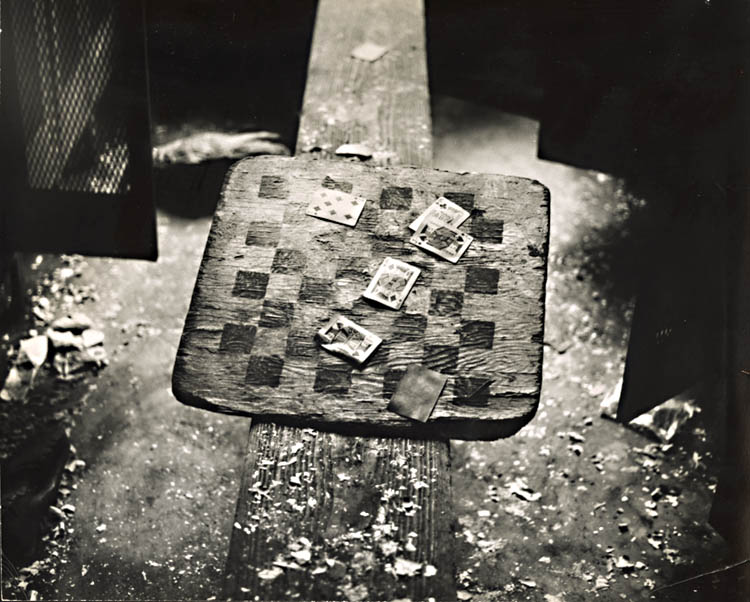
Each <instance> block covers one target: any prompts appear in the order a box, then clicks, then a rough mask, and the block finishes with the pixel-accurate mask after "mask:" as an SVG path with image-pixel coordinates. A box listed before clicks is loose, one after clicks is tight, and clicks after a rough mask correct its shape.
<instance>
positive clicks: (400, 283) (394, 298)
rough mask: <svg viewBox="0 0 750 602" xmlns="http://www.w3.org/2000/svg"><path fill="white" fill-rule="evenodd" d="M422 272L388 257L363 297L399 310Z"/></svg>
mask: <svg viewBox="0 0 750 602" xmlns="http://www.w3.org/2000/svg"><path fill="white" fill-rule="evenodd" d="M421 271H422V270H420V269H419V268H418V267H415V266H413V265H410V264H408V263H406V262H405V261H401V260H400V259H394V258H393V257H386V258H385V259H384V260H383V263H381V264H380V267H379V268H378V271H377V272H376V273H375V276H374V277H373V279H372V281H371V282H370V285H369V286H368V287H367V290H366V291H365V292H364V295H363V296H364V297H365V298H367V299H371V300H373V301H377V302H378V303H382V304H383V305H385V306H386V307H390V308H392V309H399V308H400V307H401V305H402V304H403V302H404V300H405V299H406V297H408V296H409V291H411V288H412V286H414V283H415V282H416V280H417V278H419V274H420V272H421Z"/></svg>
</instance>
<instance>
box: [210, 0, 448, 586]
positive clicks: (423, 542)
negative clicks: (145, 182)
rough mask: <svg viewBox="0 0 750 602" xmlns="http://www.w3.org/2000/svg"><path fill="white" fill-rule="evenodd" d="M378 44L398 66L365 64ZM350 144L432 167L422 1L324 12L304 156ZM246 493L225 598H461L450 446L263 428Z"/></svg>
mask: <svg viewBox="0 0 750 602" xmlns="http://www.w3.org/2000/svg"><path fill="white" fill-rule="evenodd" d="M368 41H369V42H372V43H375V44H379V45H381V46H384V47H386V48H387V52H386V54H385V55H384V56H383V57H381V58H379V59H378V60H376V61H374V62H367V61H361V60H357V59H354V58H352V57H351V51H352V50H353V49H354V48H355V47H356V46H358V45H359V44H362V43H364V42H368ZM349 142H351V143H354V142H359V143H364V144H366V145H367V146H369V147H370V148H371V149H372V150H373V151H374V152H375V155H374V158H373V160H374V161H375V162H379V163H382V164H407V165H418V166H420V165H421V166H425V165H429V164H430V163H431V161H432V135H431V121H430V106H429V91H428V86H427V63H426V51H425V35H424V6H423V2H422V0H374V1H373V0H353V1H350V0H321V2H320V3H319V5H318V14H317V18H316V24H315V32H314V36H313V43H312V49H311V52H310V64H309V68H308V79H307V86H306V90H305V96H304V101H303V109H302V116H301V121H300V128H299V134H298V139H297V153H298V154H304V153H313V152H314V153H322V154H323V155H324V156H326V157H330V156H333V153H334V152H335V150H336V148H337V147H338V146H339V145H340V144H344V143H349ZM240 487H241V490H240V496H239V499H238V504H237V513H236V522H235V529H234V531H233V534H232V541H231V545H230V552H229V558H228V561H227V573H226V582H225V589H224V592H223V595H224V597H225V598H256V597H257V598H256V599H261V600H272V599H292V598H302V599H312V600H320V599H341V598H347V599H350V600H355V599H356V600H365V599H368V600H369V599H396V598H406V597H408V598H411V599H413V600H420V599H425V598H429V597H434V598H436V599H438V600H450V599H455V596H456V586H455V578H454V568H455V559H454V557H453V512H452V506H451V491H450V451H449V445H448V442H447V441H426V440H405V439H399V438H373V437H351V436H342V435H336V434H331V433H324V432H320V431H316V430H313V429H298V428H293V427H285V426H279V425H275V424H270V423H253V424H252V426H251V429H250V438H249V442H248V447H247V453H246V459H245V466H244V473H243V477H242V482H241V486H240ZM300 537H303V538H305V539H303V540H300V539H299V538H300ZM308 542H309V543H310V544H311V546H308V545H307V544H308ZM290 546H291V547H290ZM295 547H297V548H299V549H297V550H295V549H294V548H295ZM300 550H310V551H311V558H310V560H309V561H305V560H306V558H307V556H306V554H305V553H304V552H303V553H302V554H299V552H300ZM404 560H408V561H411V562H413V563H415V564H413V565H409V564H408V563H405V562H403V561H404ZM274 561H276V565H274ZM290 562H292V563H294V565H296V567H293V568H289V566H288V565H289V563H290ZM279 564H282V565H283V564H286V565H287V567H286V568H281V567H279ZM416 567H418V568H416ZM412 571H413V574H412V575H408V574H406V573H409V572H412ZM398 573H400V574H398Z"/></svg>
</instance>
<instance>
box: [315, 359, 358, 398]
mask: <svg viewBox="0 0 750 602" xmlns="http://www.w3.org/2000/svg"><path fill="white" fill-rule="evenodd" d="M351 386H352V367H351V365H349V364H344V363H342V364H339V365H320V366H318V369H317V371H316V372H315V384H314V385H313V390H314V391H316V392H318V393H332V394H334V395H345V394H346V393H348V392H349V388H350V387H351Z"/></svg>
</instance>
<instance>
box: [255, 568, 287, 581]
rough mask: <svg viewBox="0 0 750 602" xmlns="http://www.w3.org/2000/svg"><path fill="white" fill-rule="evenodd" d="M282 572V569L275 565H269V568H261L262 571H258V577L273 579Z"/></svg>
mask: <svg viewBox="0 0 750 602" xmlns="http://www.w3.org/2000/svg"><path fill="white" fill-rule="evenodd" d="M283 574H284V569H282V568H279V567H277V566H274V567H271V568H270V569H263V570H262V571H258V579H263V580H265V581H273V580H274V579H276V578H277V577H280V576H281V575H283Z"/></svg>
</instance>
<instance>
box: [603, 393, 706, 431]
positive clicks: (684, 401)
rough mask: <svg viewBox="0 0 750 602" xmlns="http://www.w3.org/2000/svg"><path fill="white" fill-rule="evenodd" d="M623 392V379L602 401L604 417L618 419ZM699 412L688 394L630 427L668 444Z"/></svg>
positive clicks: (647, 414)
mask: <svg viewBox="0 0 750 602" xmlns="http://www.w3.org/2000/svg"><path fill="white" fill-rule="evenodd" d="M621 391H622V379H620V380H619V381H618V383H617V384H616V385H615V386H614V387H613V388H612V390H611V391H610V392H609V393H608V394H607V396H606V397H605V398H604V399H603V400H602V404H601V412H602V416H603V417H605V418H609V419H611V420H616V419H617V405H618V403H619V401H620V392H621ZM697 412H700V408H699V407H698V406H697V405H695V399H694V398H693V396H692V395H691V394H690V392H686V393H684V394H681V395H678V396H676V397H673V398H672V399H668V400H667V401H665V402H664V403H661V404H659V405H658V406H656V407H655V408H654V409H652V410H650V411H648V412H645V413H643V414H641V415H640V416H637V417H636V418H633V420H631V421H630V422H628V427H629V428H632V429H633V430H635V431H638V432H641V433H643V434H646V435H648V436H650V437H652V438H656V440H657V441H661V442H662V443H668V442H669V441H671V440H672V439H673V438H674V436H675V435H676V434H677V433H678V432H679V430H680V428H682V426H683V425H684V424H685V423H686V422H688V421H689V420H690V419H691V418H692V417H693V416H694V415H695V414H696V413H697Z"/></svg>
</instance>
